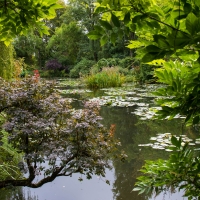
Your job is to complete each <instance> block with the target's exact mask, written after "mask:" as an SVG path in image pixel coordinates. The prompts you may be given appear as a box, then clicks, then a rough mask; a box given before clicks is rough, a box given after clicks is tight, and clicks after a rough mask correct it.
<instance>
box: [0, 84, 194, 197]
mask: <svg viewBox="0 0 200 200" xmlns="http://www.w3.org/2000/svg"><path fill="white" fill-rule="evenodd" d="M154 89H155V86H151V85H148V86H145V87H143V88H137V87H135V86H126V87H123V88H112V89H109V90H107V89H106V90H98V91H90V90H85V89H84V88H82V87H81V88H80V87H78V86H77V87H71V86H70V85H68V84H66V83H65V84H63V85H62V87H61V86H60V87H58V90H59V91H60V92H61V93H62V95H64V96H65V97H66V98H67V97H68V98H71V99H72V105H73V106H74V107H76V108H81V107H82V105H83V103H82V100H85V99H87V100H98V101H99V102H100V103H101V104H102V107H101V116H102V117H103V123H104V125H105V126H107V127H109V126H110V125H111V124H112V125H115V127H116V130H115V133H114V135H115V137H116V138H118V139H119V140H120V142H121V144H122V146H121V148H122V149H124V151H125V152H126V154H127V155H128V158H127V159H126V160H125V161H120V160H118V161H116V160H115V161H112V164H113V170H112V171H109V170H107V171H106V174H107V175H106V179H108V180H109V181H110V185H108V184H106V183H105V181H106V179H105V178H103V177H98V176H93V178H92V179H91V180H87V179H86V178H85V177H82V178H83V181H82V182H80V181H78V178H79V177H80V175H79V174H73V175H72V177H59V178H57V179H56V180H55V181H53V182H52V183H48V184H46V185H44V186H42V187H41V188H38V189H29V188H17V189H15V190H13V189H10V190H4V191H3V190H1V191H0V199H1V200H8V199H9V200H16V199H20V200H21V199H24V200H25V199H26V200H31V199H34V200H55V199H59V200H64V199H69V200H102V199H103V200H131V199H134V200H153V199H155V200H162V199H165V200H168V199H177V200H180V199H184V198H183V197H182V195H183V192H182V191H180V192H178V191H176V190H174V191H171V192H172V193H171V192H163V193H162V194H160V195H159V196H157V197H154V196H153V197H147V196H144V195H138V193H137V192H132V189H133V187H134V183H135V181H136V178H137V177H138V176H139V174H140V173H139V169H140V168H141V167H142V165H143V164H144V160H147V159H148V160H155V159H158V158H168V156H169V154H170V152H167V151H165V148H156V147H155V145H154V146H153V145H146V146H145V145H142V144H152V143H153V141H151V140H150V139H152V138H155V137H157V136H160V135H161V134H164V133H172V134H174V135H176V136H178V135H180V134H182V135H186V136H187V138H190V139H191V144H193V142H194V140H195V138H196V137H197V132H198V131H195V130H194V129H192V128H190V129H186V128H185V127H184V126H183V124H182V121H183V119H182V118H180V116H179V118H176V119H173V120H171V121H168V120H162V121H157V120H151V119H150V118H151V116H152V115H153V114H152V113H153V112H152V111H151V109H149V108H150V107H154V101H153V99H154V97H153V96H152V95H151V94H150V93H149V91H151V90H154ZM154 142H155V141H154Z"/></svg>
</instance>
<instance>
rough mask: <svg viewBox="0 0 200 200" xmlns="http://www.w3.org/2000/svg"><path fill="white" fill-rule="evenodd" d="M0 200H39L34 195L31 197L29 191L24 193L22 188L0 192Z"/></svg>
mask: <svg viewBox="0 0 200 200" xmlns="http://www.w3.org/2000/svg"><path fill="white" fill-rule="evenodd" d="M0 199H1V200H39V199H38V197H36V196H35V195H31V193H30V191H27V192H25V191H24V190H23V188H22V187H12V188H10V189H1V190H0Z"/></svg>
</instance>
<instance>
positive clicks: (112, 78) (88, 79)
mask: <svg viewBox="0 0 200 200" xmlns="http://www.w3.org/2000/svg"><path fill="white" fill-rule="evenodd" d="M84 81H85V83H86V85H87V86H88V87H89V88H95V89H97V88H108V87H120V86H121V85H122V84H123V83H124V81H125V77H124V76H123V75H121V74H120V73H119V70H118V68H117V67H111V68H110V67H104V68H103V69H102V71H101V72H98V73H91V74H90V75H88V76H85V77H84Z"/></svg>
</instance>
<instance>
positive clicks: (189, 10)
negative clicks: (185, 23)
mask: <svg viewBox="0 0 200 200" xmlns="http://www.w3.org/2000/svg"><path fill="white" fill-rule="evenodd" d="M183 9H184V12H185V13H186V14H188V13H190V12H191V10H192V6H191V4H189V3H185V4H184V7H183Z"/></svg>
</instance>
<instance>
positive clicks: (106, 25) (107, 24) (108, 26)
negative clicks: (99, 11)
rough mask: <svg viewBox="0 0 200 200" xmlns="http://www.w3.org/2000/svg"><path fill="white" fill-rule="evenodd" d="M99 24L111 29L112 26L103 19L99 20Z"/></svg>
mask: <svg viewBox="0 0 200 200" xmlns="http://www.w3.org/2000/svg"><path fill="white" fill-rule="evenodd" d="M99 22H100V24H101V25H102V26H103V27H105V28H106V29H107V30H112V26H111V25H110V24H109V23H108V22H107V21H103V20H99Z"/></svg>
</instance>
